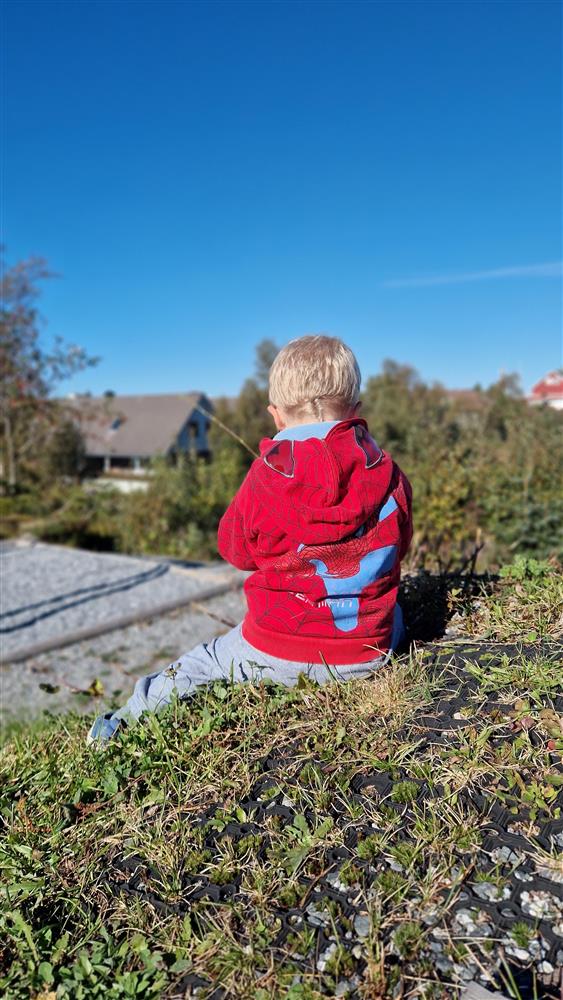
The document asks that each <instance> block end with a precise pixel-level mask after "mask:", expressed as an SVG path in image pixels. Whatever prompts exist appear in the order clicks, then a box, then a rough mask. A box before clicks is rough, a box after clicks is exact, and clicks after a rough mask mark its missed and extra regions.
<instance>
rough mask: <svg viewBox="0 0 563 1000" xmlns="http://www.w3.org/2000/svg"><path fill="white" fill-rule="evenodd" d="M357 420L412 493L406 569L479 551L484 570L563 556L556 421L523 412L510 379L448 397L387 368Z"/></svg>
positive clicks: (537, 410) (369, 387) (557, 417)
mask: <svg viewBox="0 0 563 1000" xmlns="http://www.w3.org/2000/svg"><path fill="white" fill-rule="evenodd" d="M363 400H364V405H363V411H362V412H363V413H364V415H365V416H366V417H367V419H368V422H369V424H370V428H371V431H372V433H373V434H374V436H375V437H376V438H377V440H378V441H379V443H380V444H381V445H382V446H383V447H384V448H385V449H386V450H388V451H389V452H390V453H391V454H392V455H393V458H394V459H395V460H396V461H397V462H398V463H399V465H400V466H401V467H402V468H403V469H404V471H405V472H406V474H407V475H408V476H409V479H410V480H411V483H412V485H413V489H414V523H415V537H414V543H413V547H412V550H411V561H412V562H413V563H415V564H417V565H418V566H425V567H428V568H430V569H433V568H449V567H451V566H453V565H459V563H460V562H463V561H464V560H465V559H467V558H469V557H470V555H471V553H472V552H473V551H474V550H475V548H476V547H478V546H483V553H482V556H481V565H482V566H495V565H498V564H499V563H502V562H504V561H506V560H507V559H511V558H512V556H513V554H514V553H515V552H518V553H522V554H528V555H531V556H535V557H536V558H546V557H548V556H550V555H556V556H559V557H560V558H561V555H562V553H563V490H562V485H563V477H562V472H561V470H562V469H563V434H562V433H561V432H562V430H563V415H562V414H561V413H559V412H557V411H555V410H552V409H549V408H547V407H533V406H530V405H529V404H528V403H527V402H526V401H525V400H524V399H523V398H522V396H521V394H520V392H519V389H518V385H517V380H516V378H515V377H514V376H506V377H504V378H502V379H501V380H500V381H499V382H498V383H497V384H496V385H493V386H491V387H490V389H488V390H486V391H483V390H481V389H475V390H473V391H472V392H471V393H464V394H459V395H457V396H456V395H455V394H454V395H453V396H452V394H449V393H448V392H447V391H446V390H445V389H443V388H442V387H441V386H439V385H433V386H428V385H425V384H424V383H422V382H421V380H420V379H419V377H418V375H417V373H416V372H415V371H414V369H412V368H409V367H408V366H401V365H398V364H397V363H396V362H393V361H386V362H385V363H384V365H383V370H382V373H381V374H380V375H378V376H376V377H373V378H370V379H368V381H367V383H366V387H365V391H364V394H363Z"/></svg>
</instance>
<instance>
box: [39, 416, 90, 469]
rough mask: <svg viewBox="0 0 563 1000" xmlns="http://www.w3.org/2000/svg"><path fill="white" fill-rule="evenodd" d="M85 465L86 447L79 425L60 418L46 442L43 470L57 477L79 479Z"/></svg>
mask: <svg viewBox="0 0 563 1000" xmlns="http://www.w3.org/2000/svg"><path fill="white" fill-rule="evenodd" d="M85 467H86V449H85V445H84V437H83V435H82V431H81V430H80V427H78V425H77V424H76V422H75V421H74V420H68V419H62V420H61V422H60V423H59V424H58V426H57V427H55V429H54V430H53V433H52V434H51V436H50V437H49V438H48V440H47V442H46V450H45V472H46V473H47V475H48V476H50V477H52V478H54V479H59V478H61V477H64V478H65V479H76V480H78V479H80V477H81V475H82V474H83V472H84V469H85Z"/></svg>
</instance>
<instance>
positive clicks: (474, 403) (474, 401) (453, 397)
mask: <svg viewBox="0 0 563 1000" xmlns="http://www.w3.org/2000/svg"><path fill="white" fill-rule="evenodd" d="M446 396H447V398H448V399H449V401H450V403H456V404H458V405H459V407H460V408H461V409H464V410H482V409H483V407H484V406H485V403H486V397H485V396H484V395H483V393H482V392H479V390H478V389H446Z"/></svg>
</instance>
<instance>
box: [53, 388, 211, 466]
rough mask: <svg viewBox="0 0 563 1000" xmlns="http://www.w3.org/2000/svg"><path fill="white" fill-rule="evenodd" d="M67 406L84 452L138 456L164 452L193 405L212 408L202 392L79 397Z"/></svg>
mask: <svg viewBox="0 0 563 1000" xmlns="http://www.w3.org/2000/svg"><path fill="white" fill-rule="evenodd" d="M70 405H71V406H72V408H73V410H74V412H75V413H76V415H77V419H78V423H79V424H80V429H81V431H82V434H83V436H84V441H85V445H86V454H87V455H91V456H92V457H103V456H104V455H115V456H116V457H117V456H121V457H133V456H137V457H138V458H151V457H152V456H153V455H157V454H166V452H168V451H169V450H170V448H171V447H172V446H173V445H174V443H175V441H176V439H177V437H178V434H179V433H180V431H181V430H182V428H183V427H184V424H185V423H186V422H187V421H188V420H189V419H190V417H191V416H192V414H193V412H194V410H195V408H196V406H198V405H199V406H202V408H203V409H211V408H212V407H211V405H210V403H209V400H208V399H207V397H206V396H205V395H204V394H203V393H202V392H184V393H181V392H178V393H173V394H170V395H162V396H161V395H158V396H157V395H154V396H101V397H98V398H95V397H84V396H81V397H78V398H76V399H73V400H72V401H71V403H70Z"/></svg>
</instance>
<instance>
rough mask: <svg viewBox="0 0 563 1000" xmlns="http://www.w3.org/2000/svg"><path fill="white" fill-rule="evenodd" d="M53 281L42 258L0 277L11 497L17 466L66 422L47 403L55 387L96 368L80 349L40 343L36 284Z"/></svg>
mask: <svg viewBox="0 0 563 1000" xmlns="http://www.w3.org/2000/svg"><path fill="white" fill-rule="evenodd" d="M51 277H53V274H52V273H51V272H50V271H49V269H48V267H47V263H46V261H45V260H43V258H41V257H30V258H29V259H28V260H24V261H20V262H19V263H18V264H15V265H14V266H13V267H11V268H7V269H6V268H5V266H4V265H2V275H1V277H0V296H1V305H0V366H1V368H2V385H1V389H0V415H1V432H2V440H1V449H2V475H3V478H4V480H5V483H6V485H7V488H8V490H9V491H10V492H14V491H15V489H16V487H17V486H18V482H19V472H20V468H21V464H22V461H23V460H24V459H25V458H26V456H29V455H30V453H31V450H32V448H35V449H36V450H38V449H39V447H40V446H41V443H42V442H43V441H44V439H45V433H46V432H48V431H49V430H52V429H53V428H54V427H56V426H58V425H59V423H60V422H61V420H63V419H68V413H67V408H66V407H65V405H64V403H62V402H56V401H54V400H53V399H52V394H53V391H54V390H55V388H56V387H57V386H58V385H59V383H61V382H63V381H64V380H65V379H67V378H69V377H70V376H71V375H73V374H74V373H75V372H77V371H81V370H82V369H83V368H86V367H87V366H89V365H92V364H95V363H96V361H97V359H95V358H90V357H88V355H87V354H86V351H85V350H84V349H83V348H82V347H77V346H76V345H73V344H65V343H64V341H63V340H62V338H60V337H56V338H55V339H54V340H53V342H52V344H51V345H50V346H49V347H47V346H45V345H44V344H43V343H42V339H41V326H42V325H43V321H42V318H41V316H40V314H39V312H38V309H37V306H36V300H37V298H38V296H39V287H38V285H39V282H41V281H44V280H46V279H47V278H51Z"/></svg>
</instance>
